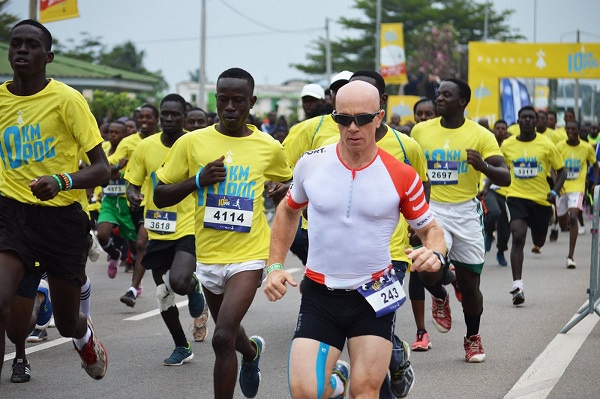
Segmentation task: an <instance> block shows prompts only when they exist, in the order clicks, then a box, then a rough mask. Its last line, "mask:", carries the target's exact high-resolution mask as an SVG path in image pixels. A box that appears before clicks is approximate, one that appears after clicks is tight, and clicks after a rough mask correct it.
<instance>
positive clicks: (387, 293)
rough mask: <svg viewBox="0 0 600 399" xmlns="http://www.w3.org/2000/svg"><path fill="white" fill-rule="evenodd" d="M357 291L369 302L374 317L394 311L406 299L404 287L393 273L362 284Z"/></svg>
mask: <svg viewBox="0 0 600 399" xmlns="http://www.w3.org/2000/svg"><path fill="white" fill-rule="evenodd" d="M358 292H360V294H361V295H362V296H364V297H365V299H366V300H367V302H369V305H371V307H372V308H373V310H374V311H375V316H376V317H381V316H385V315H386V314H388V313H392V312H395V311H396V309H398V308H399V307H400V306H402V304H404V301H406V295H405V294H404V289H403V288H402V284H400V281H399V280H398V277H396V274H395V273H390V274H387V275H385V276H383V277H381V278H379V279H377V280H375V281H371V282H370V283H368V284H364V285H363V286H362V287H359V288H358Z"/></svg>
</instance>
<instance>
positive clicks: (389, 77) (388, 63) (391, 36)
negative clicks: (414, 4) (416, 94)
mask: <svg viewBox="0 0 600 399" xmlns="http://www.w3.org/2000/svg"><path fill="white" fill-rule="evenodd" d="M380 37H381V39H380V43H381V45H380V47H381V48H380V49H379V60H380V61H379V63H380V66H379V70H380V71H381V76H383V78H384V79H385V82H386V83H388V84H403V83H406V82H408V79H407V77H406V55H405V52H404V31H403V27H402V24H401V23H391V24H390V23H388V24H381V36H380Z"/></svg>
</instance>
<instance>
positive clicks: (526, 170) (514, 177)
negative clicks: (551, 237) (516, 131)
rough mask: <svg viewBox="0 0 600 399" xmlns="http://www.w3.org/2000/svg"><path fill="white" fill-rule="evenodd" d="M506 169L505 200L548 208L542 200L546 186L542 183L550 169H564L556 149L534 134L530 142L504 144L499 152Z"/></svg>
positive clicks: (513, 141) (507, 140) (513, 139)
mask: <svg viewBox="0 0 600 399" xmlns="http://www.w3.org/2000/svg"><path fill="white" fill-rule="evenodd" d="M500 149H501V150H502V153H503V154H504V160H505V161H506V164H507V165H508V168H509V169H510V175H511V183H510V186H508V192H507V193H506V197H507V198H510V197H516V198H523V199H528V200H531V201H534V202H535V203H537V204H540V205H545V206H550V203H549V202H548V201H546V197H547V196H548V193H549V192H550V186H549V185H548V181H547V180H546V176H548V171H549V170H550V168H553V169H554V170H559V169H562V168H563V167H564V163H563V159H562V157H561V156H560V154H559V153H558V150H557V149H556V146H555V145H554V143H552V142H551V141H550V140H549V139H547V138H546V137H545V136H543V135H541V134H539V133H536V136H535V139H533V140H532V141H520V140H517V137H516V136H512V137H509V138H508V139H506V140H504V142H503V143H502V147H501V148H500Z"/></svg>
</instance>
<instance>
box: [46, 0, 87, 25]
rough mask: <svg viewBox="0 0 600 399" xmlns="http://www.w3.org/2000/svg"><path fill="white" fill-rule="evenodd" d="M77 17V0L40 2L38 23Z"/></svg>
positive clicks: (47, 0)
mask: <svg viewBox="0 0 600 399" xmlns="http://www.w3.org/2000/svg"><path fill="white" fill-rule="evenodd" d="M78 16H79V9H78V8H77V0H40V22H41V23H46V22H54V21H60V20H62V19H69V18H76V17H78Z"/></svg>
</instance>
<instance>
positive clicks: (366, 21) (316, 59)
mask: <svg viewBox="0 0 600 399" xmlns="http://www.w3.org/2000/svg"><path fill="white" fill-rule="evenodd" d="M486 6H487V5H486V4H479V3H475V2H472V1H470V0H386V1H382V12H381V14H382V15H381V20H382V22H384V23H386V22H402V23H403V24H404V42H405V47H406V54H407V59H408V61H410V58H411V57H412V56H413V54H415V53H417V52H419V51H420V50H421V43H422V41H423V38H424V36H425V35H427V34H428V30H429V31H430V27H431V26H442V25H451V26H452V27H453V28H454V29H455V31H456V41H457V42H458V44H459V45H466V44H467V43H468V42H469V41H478V40H482V39H483V35H484V32H483V26H484V19H485V8H486ZM487 7H489V9H488V38H489V39H494V40H500V41H507V40H516V39H521V38H523V37H522V36H521V35H519V34H518V32H514V31H513V30H511V29H510V27H509V26H508V24H507V23H506V21H507V19H508V18H509V17H510V16H511V15H512V14H513V12H514V11H513V10H503V11H501V12H497V11H495V10H494V9H493V8H492V7H490V6H487ZM353 8H355V9H358V10H361V11H362V12H363V13H364V17H363V18H347V17H340V18H339V19H338V21H337V22H338V23H339V24H341V25H342V26H343V27H344V29H345V30H348V31H354V32H356V35H354V36H353V37H346V38H341V39H339V40H337V41H332V43H331V51H332V68H333V70H334V71H341V70H344V69H348V70H351V71H352V70H354V71H355V70H359V69H373V67H374V61H375V50H376V49H375V44H376V40H375V28H376V24H375V20H376V15H375V13H376V9H375V8H376V2H375V1H372V0H355V4H354V6H353ZM311 49H312V51H311V52H310V53H309V54H308V55H307V56H306V59H307V62H306V63H304V64H292V65H291V66H292V67H294V68H296V69H298V70H300V71H302V72H305V73H307V74H309V75H323V73H324V72H325V38H323V37H321V38H319V40H317V41H316V42H315V43H314V44H313V45H312V46H311ZM448 51H449V52H454V51H457V49H448ZM450 58H455V56H454V55H453V56H450ZM409 72H413V73H414V72H416V71H410V70H409Z"/></svg>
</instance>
